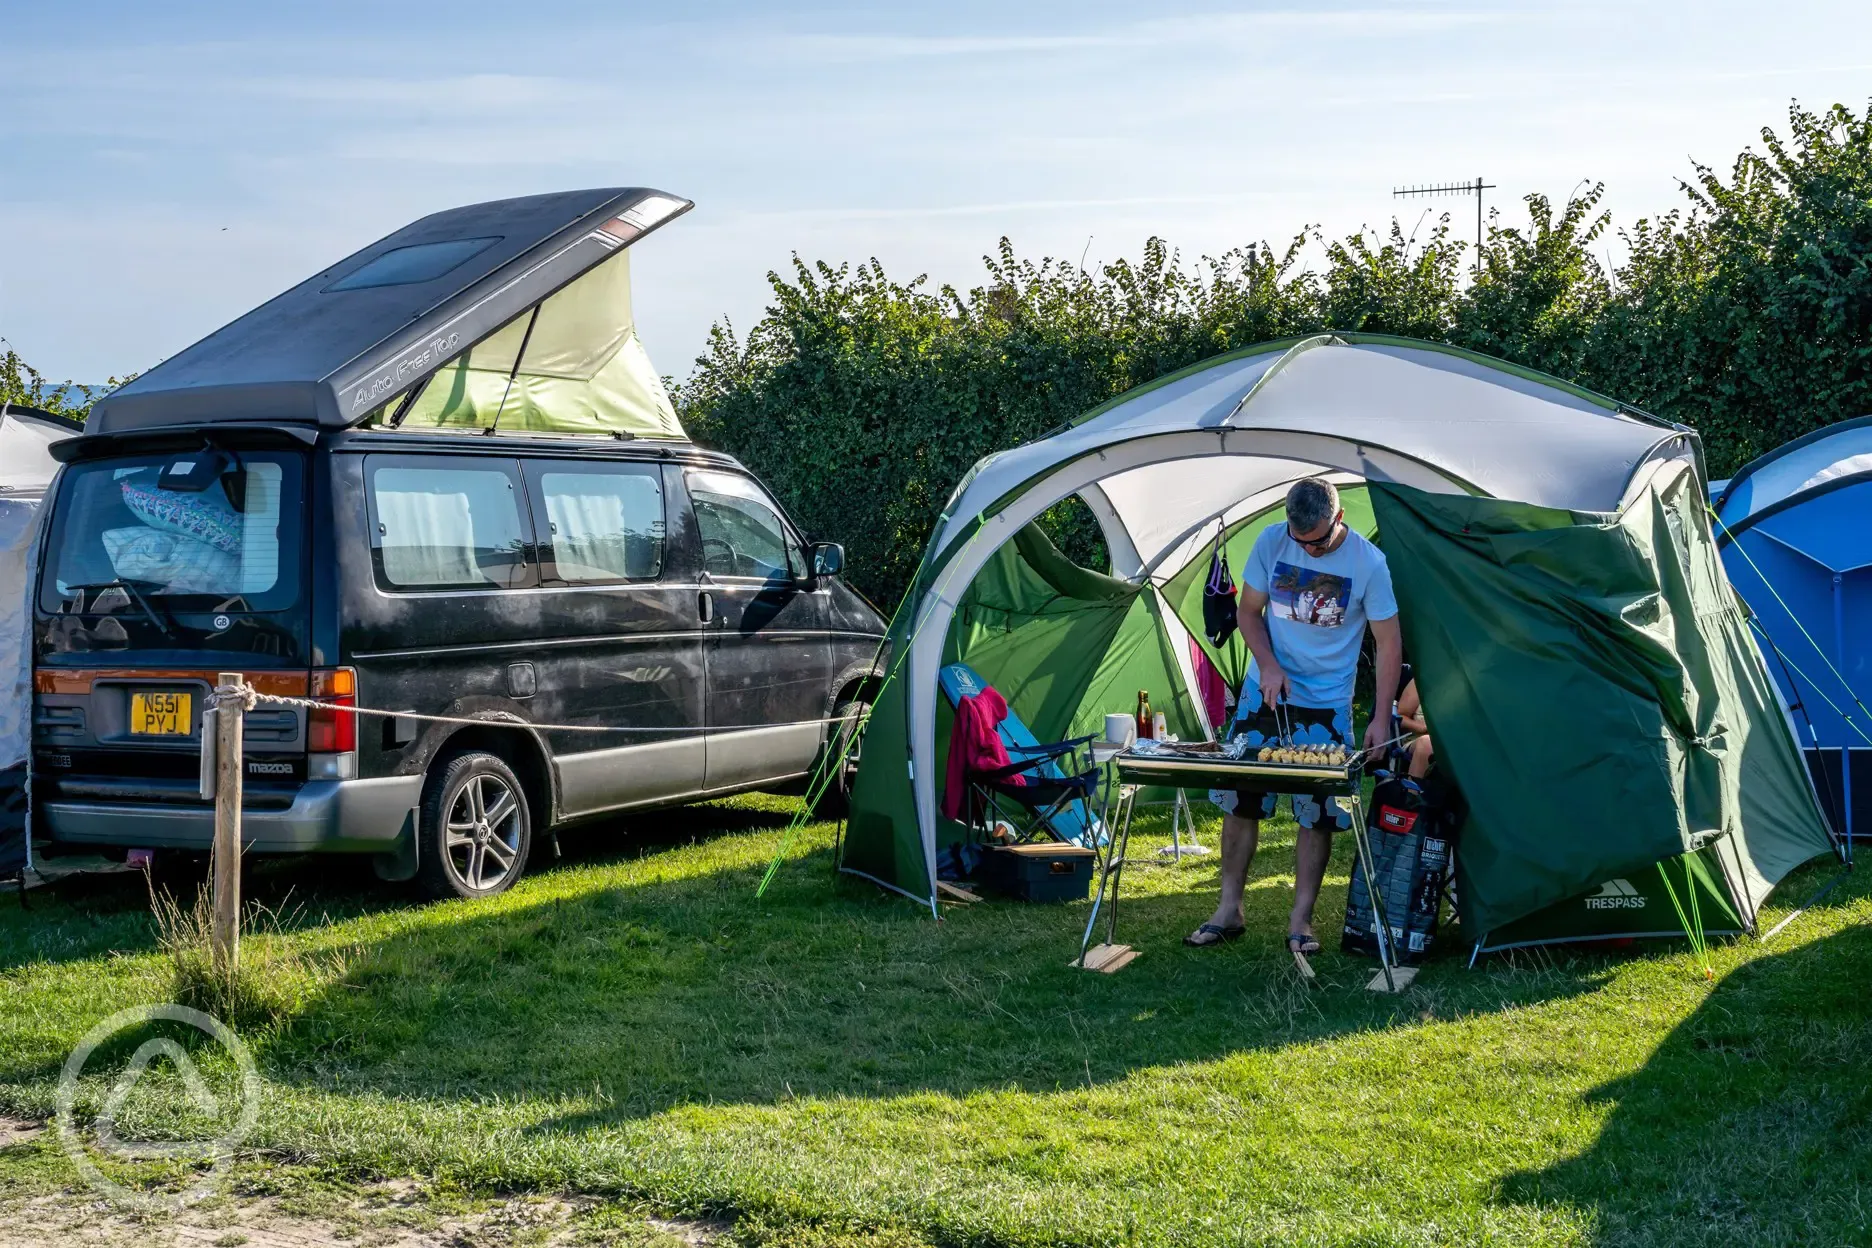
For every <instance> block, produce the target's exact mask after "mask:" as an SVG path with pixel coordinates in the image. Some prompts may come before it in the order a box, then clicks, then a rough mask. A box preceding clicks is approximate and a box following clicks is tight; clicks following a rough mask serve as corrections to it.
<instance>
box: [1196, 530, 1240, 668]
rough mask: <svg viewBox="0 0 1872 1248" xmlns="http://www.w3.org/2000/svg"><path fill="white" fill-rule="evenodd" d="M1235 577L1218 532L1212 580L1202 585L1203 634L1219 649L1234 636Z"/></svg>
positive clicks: (1210, 575) (1211, 558)
mask: <svg viewBox="0 0 1872 1248" xmlns="http://www.w3.org/2000/svg"><path fill="white" fill-rule="evenodd" d="M1235 611H1236V606H1235V577H1234V576H1233V575H1232V574H1231V573H1230V572H1229V566H1228V550H1227V548H1226V547H1224V546H1223V544H1222V533H1221V530H1219V529H1218V530H1217V532H1216V540H1215V550H1214V551H1213V552H1211V553H1210V555H1209V581H1208V583H1207V584H1205V585H1204V586H1203V634H1204V635H1205V636H1206V637H1208V638H1209V644H1210V645H1212V646H1220V645H1222V643H1224V642H1226V641H1227V640H1228V639H1229V638H1230V637H1232V636H1233V635H1234V633H1235V628H1236V622H1235Z"/></svg>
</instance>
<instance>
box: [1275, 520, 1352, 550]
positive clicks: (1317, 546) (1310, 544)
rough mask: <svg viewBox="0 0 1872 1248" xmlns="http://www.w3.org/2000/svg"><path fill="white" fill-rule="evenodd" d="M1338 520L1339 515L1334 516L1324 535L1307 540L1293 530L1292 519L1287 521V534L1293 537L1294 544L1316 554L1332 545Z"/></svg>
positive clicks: (1337, 527) (1336, 535) (1337, 532)
mask: <svg viewBox="0 0 1872 1248" xmlns="http://www.w3.org/2000/svg"><path fill="white" fill-rule="evenodd" d="M1343 514H1344V513H1341V515H1343ZM1339 520H1340V517H1339V516H1334V517H1333V521H1332V526H1331V527H1330V528H1328V529H1327V530H1326V536H1324V537H1316V538H1313V539H1312V540H1311V541H1309V540H1308V539H1306V538H1304V537H1301V536H1300V535H1299V534H1298V533H1296V532H1294V527H1293V521H1291V520H1290V521H1288V522H1287V536H1288V537H1290V538H1292V539H1293V541H1294V545H1296V546H1299V547H1301V548H1302V549H1305V550H1309V551H1312V552H1313V553H1314V554H1316V555H1317V554H1319V553H1320V552H1321V551H1323V550H1325V549H1326V547H1328V546H1330V545H1332V544H1333V539H1334V538H1335V537H1338V536H1339Z"/></svg>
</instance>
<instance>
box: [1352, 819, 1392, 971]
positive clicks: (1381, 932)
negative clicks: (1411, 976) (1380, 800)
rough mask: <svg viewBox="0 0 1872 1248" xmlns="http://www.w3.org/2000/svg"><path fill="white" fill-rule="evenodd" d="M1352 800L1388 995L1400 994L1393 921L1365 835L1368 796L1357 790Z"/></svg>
mask: <svg viewBox="0 0 1872 1248" xmlns="http://www.w3.org/2000/svg"><path fill="white" fill-rule="evenodd" d="M1351 800H1352V839H1353V842H1354V843H1355V844H1356V845H1357V846H1358V853H1359V863H1360V864H1361V865H1362V866H1363V867H1364V868H1365V897H1366V900H1368V901H1370V902H1371V908H1372V919H1373V921H1374V922H1376V924H1377V925H1378V965H1379V967H1380V969H1382V970H1383V971H1384V982H1385V991H1387V992H1396V991H1397V979H1396V977H1395V976H1393V975H1392V974H1391V963H1392V960H1393V959H1392V955H1393V953H1394V952H1395V951H1394V950H1393V949H1392V948H1391V919H1390V916H1388V915H1387V914H1385V912H1384V903H1383V902H1382V901H1381V900H1380V899H1379V897H1378V881H1377V880H1375V879H1374V878H1372V877H1373V873H1374V872H1375V871H1376V870H1377V869H1378V868H1377V863H1376V860H1375V859H1374V858H1373V857H1372V852H1371V841H1370V839H1369V838H1368V837H1367V835H1366V831H1367V830H1366V827H1365V795H1364V793H1362V792H1360V791H1358V790H1354V791H1353V793H1352V795H1351Z"/></svg>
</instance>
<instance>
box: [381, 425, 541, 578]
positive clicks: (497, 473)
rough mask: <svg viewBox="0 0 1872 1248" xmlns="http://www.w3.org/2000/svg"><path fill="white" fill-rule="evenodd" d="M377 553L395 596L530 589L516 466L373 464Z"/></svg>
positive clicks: (390, 459)
mask: <svg viewBox="0 0 1872 1248" xmlns="http://www.w3.org/2000/svg"><path fill="white" fill-rule="evenodd" d="M368 475H369V478H370V497H371V512H372V515H371V546H372V549H373V552H374V554H375V556H376V563H377V574H378V579H379V581H380V582H381V583H382V584H383V585H384V586H385V587H386V588H389V589H516V588H519V587H520V586H523V585H526V584H529V583H530V582H531V572H532V570H531V568H530V566H529V564H528V562H527V541H528V538H527V533H526V529H525V527H524V523H523V521H522V520H521V515H520V489H519V472H518V466H517V465H515V464H513V463H511V462H510V461H506V460H483V459H473V460H446V459H441V458H436V459H428V460H425V459H423V458H422V457H420V456H410V455H394V456H393V455H373V456H371V457H370V459H369V461H368Z"/></svg>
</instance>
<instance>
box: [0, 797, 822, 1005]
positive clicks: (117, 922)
mask: <svg viewBox="0 0 1872 1248" xmlns="http://www.w3.org/2000/svg"><path fill="white" fill-rule="evenodd" d="M791 817H792V816H791V812H790V811H789V810H788V809H786V808H784V807H778V806H772V805H769V806H751V805H723V804H713V805H703V806H687V807H681V808H678V809H673V810H659V811H650V812H644V813H640V814H630V815H617V816H611V817H608V818H604V819H598V820H592V821H589V822H585V823H579V824H573V825H570V826H568V827H565V828H562V829H560V830H559V834H558V842H559V847H560V850H561V853H560V854H559V855H558V856H555V855H554V854H553V852H552V847H551V846H550V845H546V846H542V847H541V849H540V852H539V853H538V854H537V855H536V857H535V861H534V864H533V868H532V869H533V870H534V871H536V872H547V873H550V872H551V871H553V870H556V869H560V868H564V867H574V866H587V865H597V864H602V863H606V862H620V861H625V860H628V859H631V858H639V857H642V856H644V855H645V854H651V853H657V852H660V851H662V850H666V849H670V848H673V847H676V846H679V845H687V844H693V843H696V842H699V841H703V840H708V839H711V838H714V837H719V836H723V835H733V834H739V833H748V832H762V831H772V830H774V829H776V828H780V827H784V826H786V824H787V823H788V822H789V821H790V819H791ZM51 861H52V862H53V864H57V863H58V861H59V860H58V859H53V860H51ZM159 864H160V865H159V869H158V871H157V874H156V877H155V880H154V883H155V886H156V887H157V888H158V889H160V890H164V891H167V892H168V893H169V894H170V895H171V896H172V897H175V898H176V899H177V900H178V901H180V902H181V903H182V904H184V905H186V904H188V902H189V901H190V900H192V898H193V896H194V894H195V891H196V890H197V889H198V888H200V887H202V885H203V884H204V883H205V880H206V875H207V869H208V864H207V859H206V857H205V856H203V855H189V856H183V855H176V854H168V855H165V856H163V857H161V858H160V859H159ZM241 898H242V901H243V902H244V903H246V904H247V905H250V906H254V907H258V908H259V909H261V910H263V911H265V913H266V915H267V916H268V917H269V920H270V923H269V925H270V926H276V927H278V928H279V929H281V930H285V931H296V930H301V929H305V928H311V927H319V926H323V925H326V924H329V923H331V922H334V921H337V920H341V919H347V918H353V917H356V916H358V915H363V914H372V913H377V912H380V911H385V910H398V909H404V908H407V907H410V906H414V905H419V904H421V900H422V899H421V898H420V897H418V896H417V895H416V894H415V893H414V892H413V891H412V889H411V887H410V886H409V885H406V884H396V883H388V882H385V881H383V880H380V879H378V878H377V877H376V874H375V873H374V872H373V871H372V869H371V864H370V859H368V858H366V857H363V856H359V855H352V854H328V855H319V854H307V855H300V856H296V857H262V856H249V857H248V859H247V860H246V862H245V863H244V864H243V866H242V871H241ZM155 947H156V933H155V927H154V925H153V924H152V923H151V922H150V884H149V882H146V880H145V878H144V876H143V875H142V874H141V873H138V872H130V871H122V870H115V871H108V872H105V871H82V872H75V873H73V874H70V875H64V876H60V877H58V878H56V879H55V880H54V881H53V882H51V883H49V884H47V885H45V886H43V887H38V888H34V889H32V890H29V891H28V892H27V894H26V897H25V901H24V904H22V903H21V901H20V899H19V897H18V895H17V894H16V893H15V891H14V890H13V889H11V888H5V887H0V971H7V970H12V969H14V968H16V967H21V966H27V965H31V964H33V963H38V962H66V961H72V960H75V959H82V958H90V957H98V956H102V955H105V954H111V953H147V952H149V951H151V950H153V949H154V948H155Z"/></svg>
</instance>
